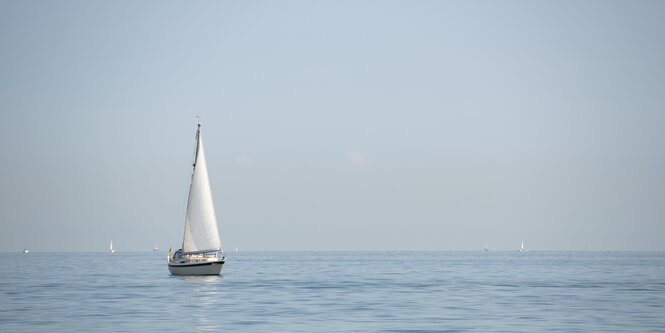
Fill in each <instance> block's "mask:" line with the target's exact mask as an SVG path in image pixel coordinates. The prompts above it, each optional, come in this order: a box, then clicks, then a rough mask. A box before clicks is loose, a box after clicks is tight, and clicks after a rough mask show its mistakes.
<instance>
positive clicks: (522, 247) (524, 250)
mask: <svg viewBox="0 0 665 333" xmlns="http://www.w3.org/2000/svg"><path fill="white" fill-rule="evenodd" d="M519 251H520V252H526V251H527V249H526V248H524V241H522V246H521V247H520V249H519Z"/></svg>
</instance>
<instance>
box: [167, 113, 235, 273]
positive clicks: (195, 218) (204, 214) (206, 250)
mask: <svg viewBox="0 0 665 333" xmlns="http://www.w3.org/2000/svg"><path fill="white" fill-rule="evenodd" d="M166 258H167V262H168V266H169V272H171V274H173V275H219V273H220V272H221V271H222V265H224V262H225V261H226V257H225V256H224V252H222V243H221V241H220V239H219V230H218V229H217V218H216V217H215V207H214V206H213V202H212V192H211V191H210V181H209V179H208V166H207V165H206V160H205V154H204V153H203V141H202V139H201V124H198V127H197V130H196V148H195V150H194V164H193V165H192V180H191V182H190V185H189V198H188V199H187V216H186V217H185V235H184V237H183V240H182V248H181V249H179V250H177V251H175V253H174V254H173V255H171V251H169V254H168V255H167V257H166Z"/></svg>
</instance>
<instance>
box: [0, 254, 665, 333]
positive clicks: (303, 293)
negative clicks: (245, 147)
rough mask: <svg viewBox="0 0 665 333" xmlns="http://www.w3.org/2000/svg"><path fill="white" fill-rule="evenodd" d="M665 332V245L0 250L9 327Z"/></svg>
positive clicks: (2, 302)
mask: <svg viewBox="0 0 665 333" xmlns="http://www.w3.org/2000/svg"><path fill="white" fill-rule="evenodd" d="M547 331H556V332H665V252H593V251H580V252H566V251H564V252H559V251H530V252H518V251H488V252H484V251H468V252H467V251H451V252H380V251H379V252H343V251H339V252H337V251H334V252H258V251H246V252H243V251H241V252H230V253H227V262H226V264H225V265H224V268H223V270H222V274H221V275H220V276H190V277H181V276H170V275H169V272H168V269H167V266H166V252H164V251H162V252H147V251H146V252H117V253H114V254H110V253H103V252H97V253H39V252H34V253H33V252H31V253H28V254H23V253H1V254H0V332H547Z"/></svg>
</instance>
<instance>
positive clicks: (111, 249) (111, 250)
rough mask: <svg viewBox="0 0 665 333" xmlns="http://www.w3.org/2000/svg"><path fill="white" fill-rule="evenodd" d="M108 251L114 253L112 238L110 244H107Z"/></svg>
mask: <svg viewBox="0 0 665 333" xmlns="http://www.w3.org/2000/svg"><path fill="white" fill-rule="evenodd" d="M109 251H110V252H111V253H115V249H114V248H113V240H111V245H110V246H109Z"/></svg>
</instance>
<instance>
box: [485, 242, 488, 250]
mask: <svg viewBox="0 0 665 333" xmlns="http://www.w3.org/2000/svg"><path fill="white" fill-rule="evenodd" d="M488 250H489V248H488V247H487V243H485V252H487V251H488Z"/></svg>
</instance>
